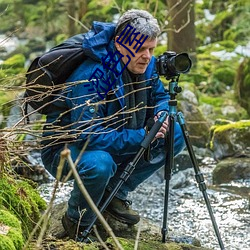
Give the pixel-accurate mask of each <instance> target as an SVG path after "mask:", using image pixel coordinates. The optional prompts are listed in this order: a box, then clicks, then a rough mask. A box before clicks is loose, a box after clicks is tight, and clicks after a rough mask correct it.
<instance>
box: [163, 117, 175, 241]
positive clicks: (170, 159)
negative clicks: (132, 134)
mask: <svg viewBox="0 0 250 250" xmlns="http://www.w3.org/2000/svg"><path fill="white" fill-rule="evenodd" d="M168 119H169V131H168V135H167V138H166V148H167V155H166V162H165V197H164V212H163V225H162V230H161V232H162V242H163V243H165V242H166V235H167V232H168V228H167V225H168V223H167V220H168V200H169V183H170V179H171V176H172V169H173V165H174V122H175V120H174V119H175V118H174V116H173V115H171V114H170V115H169V117H168Z"/></svg>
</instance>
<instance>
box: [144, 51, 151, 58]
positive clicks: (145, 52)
mask: <svg viewBox="0 0 250 250" xmlns="http://www.w3.org/2000/svg"><path fill="white" fill-rule="evenodd" d="M142 57H143V58H144V59H150V58H151V54H150V52H149V49H146V50H145V51H144V53H143V55H142Z"/></svg>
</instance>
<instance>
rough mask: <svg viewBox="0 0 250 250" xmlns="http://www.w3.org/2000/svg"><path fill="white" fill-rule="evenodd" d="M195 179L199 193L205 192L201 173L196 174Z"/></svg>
mask: <svg viewBox="0 0 250 250" xmlns="http://www.w3.org/2000/svg"><path fill="white" fill-rule="evenodd" d="M195 179H196V181H197V183H198V184H199V189H200V191H205V190H206V189H207V187H206V184H205V182H204V177H203V174H202V173H201V172H198V174H196V175H195Z"/></svg>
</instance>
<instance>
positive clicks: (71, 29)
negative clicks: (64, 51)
mask: <svg viewBox="0 0 250 250" xmlns="http://www.w3.org/2000/svg"><path fill="white" fill-rule="evenodd" d="M75 2H76V1H75V0H69V1H68V4H67V7H68V13H69V16H70V17H69V22H68V34H69V36H73V35H75V34H76V21H75V20H74V19H76V18H77V17H76V3H75Z"/></svg>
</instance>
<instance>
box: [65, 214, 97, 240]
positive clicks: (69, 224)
mask: <svg viewBox="0 0 250 250" xmlns="http://www.w3.org/2000/svg"><path fill="white" fill-rule="evenodd" d="M62 225H63V228H64V230H65V232H66V235H65V236H68V237H69V238H70V239H73V240H75V241H79V242H85V243H91V242H94V241H97V238H96V237H95V236H93V235H92V234H90V235H89V236H88V237H86V239H85V238H84V237H83V232H84V230H85V229H86V227H83V226H80V225H78V223H75V221H73V220H72V219H70V218H69V217H68V215H67V213H65V214H64V216H63V217H62Z"/></svg>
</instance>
